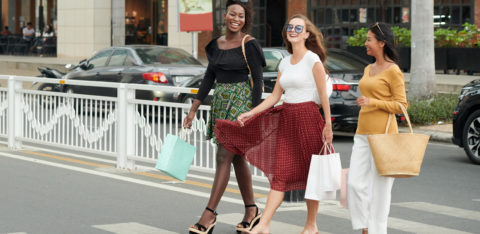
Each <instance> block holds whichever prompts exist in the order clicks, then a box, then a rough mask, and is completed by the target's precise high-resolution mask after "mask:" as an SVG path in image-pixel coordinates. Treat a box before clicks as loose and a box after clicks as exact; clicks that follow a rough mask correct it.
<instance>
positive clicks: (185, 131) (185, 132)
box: [179, 126, 192, 141]
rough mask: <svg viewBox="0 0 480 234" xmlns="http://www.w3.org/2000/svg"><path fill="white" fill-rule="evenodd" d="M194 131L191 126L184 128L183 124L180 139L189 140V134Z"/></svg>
mask: <svg viewBox="0 0 480 234" xmlns="http://www.w3.org/2000/svg"><path fill="white" fill-rule="evenodd" d="M191 133H192V129H190V128H184V127H183V126H182V130H180V134H179V135H180V139H182V140H183V141H187V136H189V135H190V134H191Z"/></svg>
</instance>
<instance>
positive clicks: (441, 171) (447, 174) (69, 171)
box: [0, 137, 480, 234]
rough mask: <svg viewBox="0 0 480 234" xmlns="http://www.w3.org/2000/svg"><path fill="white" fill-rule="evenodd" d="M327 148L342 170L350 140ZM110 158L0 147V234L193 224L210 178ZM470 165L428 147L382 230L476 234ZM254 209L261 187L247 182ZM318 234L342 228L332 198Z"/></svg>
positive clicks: (291, 219)
mask: <svg viewBox="0 0 480 234" xmlns="http://www.w3.org/2000/svg"><path fill="white" fill-rule="evenodd" d="M334 144H335V149H336V150H337V151H339V152H340V154H341V157H342V164H343V166H344V167H348V164H349V158H350V151H351V146H352V138H351V137H335V141H334ZM113 161H114V159H112V158H101V157H99V156H96V155H91V154H89V155H85V154H79V153H78V152H77V153H69V152H68V151H65V150H58V149H53V148H51V149H49V150H41V149H38V148H30V147H25V148H24V149H22V150H18V151H11V150H9V149H7V148H5V145H2V144H0V188H1V191H2V192H1V193H0V233H28V234H34V233H142V234H147V233H166V234H168V233H187V227H188V225H190V224H193V223H194V222H196V221H197V219H198V216H199V215H200V214H201V211H202V209H204V207H205V204H206V201H207V197H208V194H209V191H210V188H209V186H210V184H211V182H212V181H211V178H212V174H211V173H210V172H205V171H198V170H191V171H190V174H189V177H188V179H187V182H185V183H179V182H177V181H173V180H171V179H170V178H168V177H166V176H164V175H163V174H161V173H158V172H156V171H149V169H152V166H153V165H144V166H145V167H143V166H142V167H139V170H137V171H123V170H118V169H115V168H114V167H113V165H114V162H113ZM479 177H480V170H479V166H477V165H473V164H471V163H470V162H469V161H468V159H467V158H466V156H465V154H464V152H463V150H462V149H460V148H458V147H456V146H453V145H451V144H437V143H431V144H429V146H428V149H427V152H426V156H425V160H424V163H423V166H422V172H421V175H420V176H419V177H416V178H409V179H397V180H396V181H395V184H394V188H393V197H392V206H391V212H390V220H389V233H479V232H480V231H479V230H480V183H479V182H478V178H479ZM235 184H236V182H235V178H233V177H232V178H231V184H230V185H229V186H228V189H227V191H226V192H225V195H224V199H223V201H222V202H221V204H220V206H219V207H218V209H217V211H218V213H219V216H218V224H217V226H216V227H215V231H214V233H235V231H234V225H235V223H238V222H239V221H240V220H241V218H242V216H243V215H242V214H241V213H242V212H243V206H242V201H241V197H240V195H239V193H238V188H237V187H236V185H235ZM254 185H255V187H254V188H255V195H256V198H257V201H258V204H259V205H261V206H263V205H264V201H265V198H264V197H265V195H266V194H267V192H268V183H266V182H264V181H256V182H255V183H254ZM305 217H306V208H305V205H304V203H284V204H283V205H282V207H281V208H280V209H279V211H278V212H277V213H276V215H275V217H274V222H273V223H272V227H271V228H272V230H271V231H272V233H299V232H300V231H301V228H302V226H303V224H304V221H305ZM317 224H318V226H319V229H320V231H321V233H359V232H354V231H352V230H351V225H350V221H349V214H348V211H347V210H345V209H343V208H341V207H340V206H339V205H338V202H336V201H328V202H322V204H321V206H320V210H319V216H318V219H317Z"/></svg>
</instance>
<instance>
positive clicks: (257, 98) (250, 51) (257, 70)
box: [245, 37, 266, 107]
mask: <svg viewBox="0 0 480 234" xmlns="http://www.w3.org/2000/svg"><path fill="white" fill-rule="evenodd" d="M252 40H253V41H252ZM250 41H251V42H250ZM247 42H248V43H247ZM245 54H246V57H247V61H248V65H249V66H250V70H251V73H252V74H251V76H252V78H251V79H253V93H252V104H253V106H254V107H255V106H257V105H258V104H260V102H261V101H262V87H263V67H264V66H265V65H266V62H265V57H264V55H263V50H262V47H260V44H259V43H258V41H257V40H255V38H253V37H248V38H247V39H246V42H245Z"/></svg>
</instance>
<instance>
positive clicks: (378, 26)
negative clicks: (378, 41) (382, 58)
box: [373, 22, 385, 36]
mask: <svg viewBox="0 0 480 234" xmlns="http://www.w3.org/2000/svg"><path fill="white" fill-rule="evenodd" d="M373 26H377V28H378V30H380V33H382V36H385V34H384V33H383V31H382V29H381V28H380V25H379V24H378V22H376V23H375V24H374V25H373Z"/></svg>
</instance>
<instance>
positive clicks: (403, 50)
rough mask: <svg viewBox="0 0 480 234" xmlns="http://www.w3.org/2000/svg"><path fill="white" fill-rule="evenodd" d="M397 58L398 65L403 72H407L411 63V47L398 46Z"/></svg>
mask: <svg viewBox="0 0 480 234" xmlns="http://www.w3.org/2000/svg"><path fill="white" fill-rule="evenodd" d="M397 52H398V58H399V59H400V62H399V64H398V66H399V67H400V69H401V70H402V71H403V72H408V71H409V70H410V64H411V56H410V54H411V49H410V47H399V48H397Z"/></svg>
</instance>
